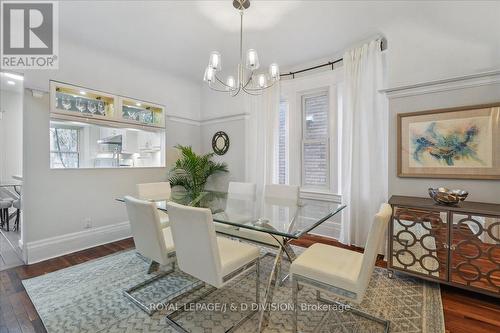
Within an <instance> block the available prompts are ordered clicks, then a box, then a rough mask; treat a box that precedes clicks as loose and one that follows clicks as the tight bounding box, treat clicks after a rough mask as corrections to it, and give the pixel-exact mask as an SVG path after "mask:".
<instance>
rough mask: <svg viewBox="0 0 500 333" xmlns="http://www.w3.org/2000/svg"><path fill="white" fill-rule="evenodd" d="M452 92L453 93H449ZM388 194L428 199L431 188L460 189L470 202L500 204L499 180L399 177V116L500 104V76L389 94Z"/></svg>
mask: <svg viewBox="0 0 500 333" xmlns="http://www.w3.org/2000/svg"><path fill="white" fill-rule="evenodd" d="M487 81H491V82H490V83H488V82H487ZM448 89H451V90H448ZM389 98H390V99H389V117H390V126H389V194H390V195H410V196H419V197H427V195H428V194H427V189H428V188H429V187H440V186H443V187H447V188H459V189H464V190H467V191H468V192H469V196H468V198H467V200H470V201H484V202H492V203H500V181H498V180H464V179H420V178H400V177H397V148H396V144H397V134H396V131H397V114H398V113H407V112H416V111H422V110H433V109H441V108H450V107H458V106H467V105H478V104H486V103H493V102H500V74H498V75H494V76H491V77H488V78H479V79H473V80H466V79H465V80H458V81H455V82H450V83H447V84H440V85H429V86H427V87H421V88H418V89H407V90H400V91H395V92H393V93H392V94H389Z"/></svg>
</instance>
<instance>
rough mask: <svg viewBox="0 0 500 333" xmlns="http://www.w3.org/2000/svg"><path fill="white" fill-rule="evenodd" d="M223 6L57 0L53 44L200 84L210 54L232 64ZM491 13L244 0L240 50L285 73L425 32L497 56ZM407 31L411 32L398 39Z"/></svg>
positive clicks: (443, 4) (424, 4)
mask: <svg viewBox="0 0 500 333" xmlns="http://www.w3.org/2000/svg"><path fill="white" fill-rule="evenodd" d="M231 2H232V1H231V0H225V1H204V0H202V1H149V2H147V1H64V2H61V3H60V15H59V16H60V28H59V31H60V38H61V40H62V42H64V41H65V40H71V41H72V42H74V43H81V44H85V45H87V46H88V47H89V48H95V49H99V50H102V51H105V52H113V53H114V54H118V55H120V56H123V57H125V58H129V59H130V60H131V61H134V62H139V63H142V64H144V65H147V66H151V67H153V68H155V69H158V70H162V71H169V72H173V73H175V74H177V75H181V76H185V77H188V78H190V79H194V80H201V79H202V75H203V70H204V67H205V66H206V65H207V62H208V54H209V53H210V51H212V50H218V51H219V52H220V53H221V54H222V65H223V70H225V72H226V73H227V74H229V72H230V71H229V70H228V69H231V70H232V71H234V67H235V66H236V64H237V60H238V57H239V55H238V52H239V44H238V43H239V33H238V31H239V15H238V12H237V11H236V10H235V9H234V8H233V7H232V4H231ZM499 14H500V2H496V1H490V2H482V3H481V2H479V1H455V2H453V1H452V2H449V1H434V2H431V1H267V0H266V1H264V0H261V1H256V0H252V3H251V6H250V8H249V9H248V10H247V11H246V12H245V16H244V47H243V48H244V51H245V50H246V49H249V48H254V49H256V50H257V51H258V52H259V57H260V59H261V63H262V64H263V65H264V66H267V65H268V64H270V63H272V62H277V63H278V64H280V66H281V67H282V68H290V67H293V66H295V65H299V64H303V63H307V62H310V61H311V60H315V59H323V58H326V57H333V56H335V55H338V54H341V52H343V50H345V49H346V48H348V47H349V46H352V45H355V44H356V43H358V42H359V41H361V40H365V39H367V38H370V37H373V36H376V35H378V34H381V35H384V36H386V37H387V38H388V43H389V49H390V48H391V35H395V36H396V35H397V36H399V38H410V39H411V38H415V36H414V35H415V34H418V31H419V30H425V31H426V36H429V35H432V34H433V33H434V32H435V33H436V34H439V35H440V36H445V37H444V38H446V39H454V40H457V41H458V42H462V41H464V42H465V43H467V42H468V41H471V42H473V43H475V44H480V45H481V46H484V48H482V49H483V50H486V51H487V52H490V51H491V52H494V53H495V54H496V55H500V54H498V52H500V51H499V50H500V23H499V22H500V20H498V17H499ZM407 27H408V31H409V32H411V34H410V33H409V34H408V35H407V36H405V35H404V33H402V32H404V31H405V29H406V28H407ZM410 27H411V29H410ZM429 31H431V33H429ZM426 38H428V37H426Z"/></svg>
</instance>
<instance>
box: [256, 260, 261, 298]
mask: <svg viewBox="0 0 500 333" xmlns="http://www.w3.org/2000/svg"><path fill="white" fill-rule="evenodd" d="M255 274H256V275H257V276H256V277H255V304H257V306H259V305H260V259H257V263H256V264H255Z"/></svg>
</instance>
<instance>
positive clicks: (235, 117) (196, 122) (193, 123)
mask: <svg viewBox="0 0 500 333" xmlns="http://www.w3.org/2000/svg"><path fill="white" fill-rule="evenodd" d="M248 117H249V115H248V114H247V113H239V114H235V115H230V116H222V117H214V118H208V119H204V120H195V119H190V118H184V117H176V116H168V115H167V119H168V120H169V121H172V122H176V123H181V124H187V125H191V126H203V125H211V124H218V123H226V122H229V121H237V120H245V119H248Z"/></svg>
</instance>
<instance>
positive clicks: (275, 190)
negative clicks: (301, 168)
mask: <svg viewBox="0 0 500 333" xmlns="http://www.w3.org/2000/svg"><path fill="white" fill-rule="evenodd" d="M299 189H300V188H299V186H297V185H284V184H267V185H265V186H264V199H265V200H266V202H270V203H284V204H288V203H289V204H297V203H298V202H299V193H300V191H299Z"/></svg>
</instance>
